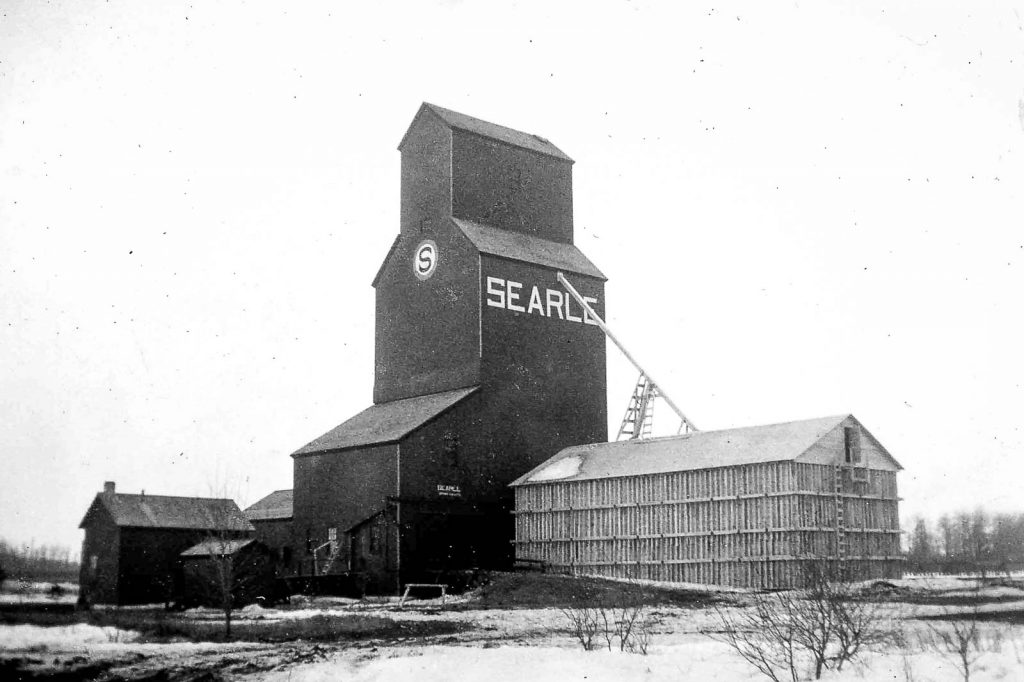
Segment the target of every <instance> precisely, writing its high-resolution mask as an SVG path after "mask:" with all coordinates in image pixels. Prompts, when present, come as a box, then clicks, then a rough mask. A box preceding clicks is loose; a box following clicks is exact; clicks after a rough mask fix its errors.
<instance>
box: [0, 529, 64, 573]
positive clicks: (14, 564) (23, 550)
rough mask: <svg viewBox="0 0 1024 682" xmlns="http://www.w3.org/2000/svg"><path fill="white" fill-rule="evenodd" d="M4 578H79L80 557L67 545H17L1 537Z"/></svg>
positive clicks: (1, 565) (0, 559) (0, 568)
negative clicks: (73, 553) (75, 555)
mask: <svg viewBox="0 0 1024 682" xmlns="http://www.w3.org/2000/svg"><path fill="white" fill-rule="evenodd" d="M0 578H6V579H8V580H29V581H33V582H65V581H67V582H77V581H78V560H77V557H74V556H73V555H72V554H71V550H70V549H69V548H68V547H65V546H63V545H35V544H34V543H33V544H30V545H15V544H13V543H11V542H8V541H7V540H5V539H3V538H0Z"/></svg>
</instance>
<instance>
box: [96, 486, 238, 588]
mask: <svg viewBox="0 0 1024 682" xmlns="http://www.w3.org/2000/svg"><path fill="white" fill-rule="evenodd" d="M79 528H82V529H84V530H85V539H84V540H83V541H82V567H81V570H80V573H79V597H80V599H81V601H82V602H83V603H85V604H149V603H159V602H169V601H172V600H174V599H176V597H177V596H178V595H179V594H180V590H181V572H180V566H179V555H180V554H181V552H182V551H184V550H185V549H188V548H189V547H191V546H193V545H195V544H196V543H198V542H200V541H201V540H204V539H206V538H207V537H209V536H210V535H211V534H217V535H218V536H226V537H237V538H246V537H251V536H252V534H253V527H252V525H250V524H249V522H248V521H246V520H245V517H244V516H242V511H241V510H240V509H239V508H238V505H237V504H235V503H234V501H233V500H227V499H213V498H204V497H171V496H167V495H147V494H145V493H141V494H138V495H126V494H124V493H118V492H116V489H115V486H114V483H113V481H108V482H107V483H105V484H104V486H103V492H101V493H99V494H97V495H96V497H95V499H94V500H93V502H92V504H91V505H89V509H88V510H87V511H86V513H85V516H84V517H83V518H82V522H81V524H79Z"/></svg>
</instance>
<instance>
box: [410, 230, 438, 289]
mask: <svg viewBox="0 0 1024 682" xmlns="http://www.w3.org/2000/svg"><path fill="white" fill-rule="evenodd" d="M435 268H437V244H435V243H434V241H433V240H432V239H428V240H426V241H425V242H421V243H420V245H419V246H417V247H416V254H415V255H414V256H413V258H412V271H413V273H415V275H416V277H417V278H418V279H421V280H425V279H430V276H431V275H433V274H434V269H435Z"/></svg>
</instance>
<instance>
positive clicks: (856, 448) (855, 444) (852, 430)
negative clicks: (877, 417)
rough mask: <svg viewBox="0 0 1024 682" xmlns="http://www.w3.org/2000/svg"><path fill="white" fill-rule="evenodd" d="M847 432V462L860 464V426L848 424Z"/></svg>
mask: <svg viewBox="0 0 1024 682" xmlns="http://www.w3.org/2000/svg"><path fill="white" fill-rule="evenodd" d="M844 431H845V433H846V463H847V464H860V427H858V426H847V427H846V428H845V429H844Z"/></svg>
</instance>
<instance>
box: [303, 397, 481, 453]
mask: <svg viewBox="0 0 1024 682" xmlns="http://www.w3.org/2000/svg"><path fill="white" fill-rule="evenodd" d="M477 388H478V387H477V386H471V387H469V388H459V389H456V390H454V391H445V392H443V393H431V394H430V395H422V396H417V397H415V398H403V399H402V400H393V401H391V402H389V403H381V404H380V405H374V406H373V407H369V408H367V409H365V410H363V411H362V412H360V413H359V414H357V415H356V416H354V417H352V418H351V419H349V420H348V421H346V422H343V423H342V424H340V425H338V426H336V427H334V428H333V429H331V430H330V431H328V432H327V433H325V434H324V435H322V436H320V437H319V438H317V439H316V440H314V441H312V442H310V443H308V444H306V445H304V446H303V447H301V448H299V449H298V450H296V451H295V452H293V453H292V457H296V456H300V455H311V454H315V453H318V452H328V451H332V450H346V449H348V448H358V447H364V446H367V445H384V444H386V443H397V442H398V441H399V440H401V439H402V438H404V437H405V436H406V435H407V434H409V433H410V432H412V431H413V430H415V429H417V428H419V427H420V426H422V425H423V424H425V423H426V422H428V421H430V420H431V419H433V418H434V417H436V416H437V415H439V414H441V413H442V412H444V411H445V410H447V409H449V408H451V407H452V406H453V405H455V404H456V403H458V402H459V401H461V400H462V399H464V398H466V397H467V396H468V395H469V394H470V393H473V392H474V391H475V390H477Z"/></svg>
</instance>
